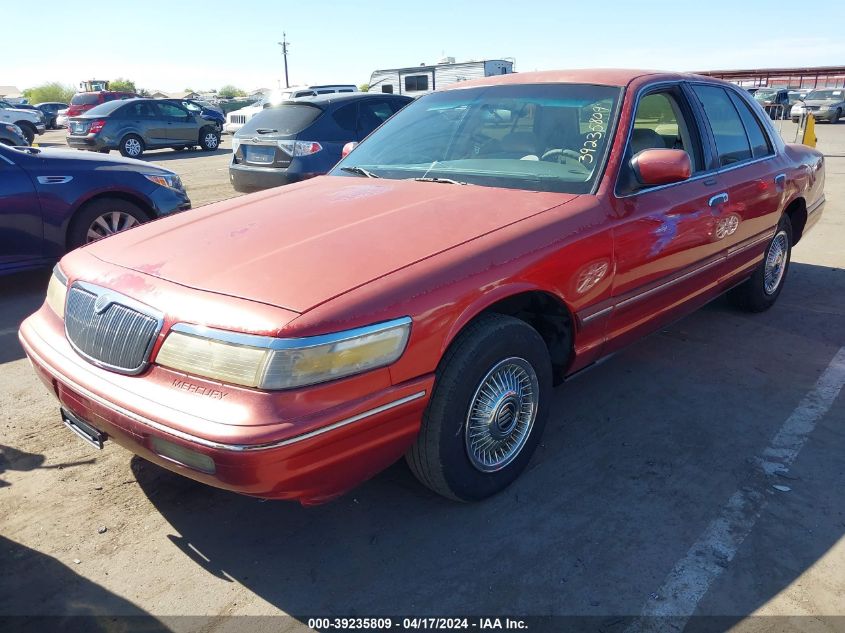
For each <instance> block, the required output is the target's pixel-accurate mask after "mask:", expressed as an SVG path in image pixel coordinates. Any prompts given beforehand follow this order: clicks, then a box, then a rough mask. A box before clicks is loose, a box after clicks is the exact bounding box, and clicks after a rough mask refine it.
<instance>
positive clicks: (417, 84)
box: [370, 57, 513, 97]
mask: <svg viewBox="0 0 845 633" xmlns="http://www.w3.org/2000/svg"><path fill="white" fill-rule="evenodd" d="M512 72H513V60H507V59H486V60H481V61H471V62H458V63H455V58H454V57H447V58H446V59H445V60H443V61H442V62H441V63H439V64H434V65H431V66H427V65H425V64H422V65H420V66H410V67H408V68H390V69H387V70H376V71H374V72H373V74H372V75H371V76H370V92H386V93H388V94H399V95H408V96H409V97H418V96H420V95H424V94H428V93H429V92H432V91H434V90H437V89H438V88H443V87H444V86H448V85H449V84H453V83H456V82H458V81H467V80H469V79H478V78H479V77H491V76H493V75H507V74H508V73H512Z"/></svg>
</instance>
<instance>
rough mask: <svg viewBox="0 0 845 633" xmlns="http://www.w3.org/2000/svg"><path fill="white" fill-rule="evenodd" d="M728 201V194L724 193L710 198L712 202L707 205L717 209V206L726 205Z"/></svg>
mask: <svg viewBox="0 0 845 633" xmlns="http://www.w3.org/2000/svg"><path fill="white" fill-rule="evenodd" d="M727 201H728V194H727V193H725V192H724V191H723V192H722V193H717V194H716V195H715V196H713V197H712V198H710V201H709V202H708V203H707V204H709V205H710V206H711V207H715V206H716V205H717V204H725V203H726V202H727Z"/></svg>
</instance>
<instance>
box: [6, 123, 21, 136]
mask: <svg viewBox="0 0 845 633" xmlns="http://www.w3.org/2000/svg"><path fill="white" fill-rule="evenodd" d="M3 127H4V128H6V131H7V132H11V133H12V134H17V135H18V136H23V130H21V129H20V128H19V127H18V126H17V125H15V124H14V123H4V124H3Z"/></svg>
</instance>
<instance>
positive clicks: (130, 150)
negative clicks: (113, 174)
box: [118, 134, 144, 158]
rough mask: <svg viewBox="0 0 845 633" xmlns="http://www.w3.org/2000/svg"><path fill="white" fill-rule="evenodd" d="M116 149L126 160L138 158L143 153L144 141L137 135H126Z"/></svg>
mask: <svg viewBox="0 0 845 633" xmlns="http://www.w3.org/2000/svg"><path fill="white" fill-rule="evenodd" d="M118 149H119V150H120V153H121V154H122V155H123V156H126V158H139V157H140V156H141V154H143V153H144V140H143V139H142V138H141V137H140V136H138V135H137V134H127V135H126V136H124V137H123V139H122V140H121V141H120V147H119V148H118Z"/></svg>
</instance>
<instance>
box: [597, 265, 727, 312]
mask: <svg viewBox="0 0 845 633" xmlns="http://www.w3.org/2000/svg"><path fill="white" fill-rule="evenodd" d="M724 262H725V258H724V257H720V258H718V259H714V260H711V261H709V262H707V263H706V264H703V265H701V266H699V267H698V268H696V269H694V270H690V271H688V272H686V273H684V274H683V275H680V276H679V277H674V278H672V279H670V280H669V281H666V282H663V283H662V284H660V285H659V286H655V287H654V288H649V289H648V290H645V291H643V292H641V293H639V294H637V295H634V296H633V297H628V298H627V299H625V300H624V301H620V302H619V303H617V304H616V305H615V306H614V307H616V308H621V307H622V306H625V305H628V304H629V303H635V302H637V301H640V300H641V299H645V298H646V297H650V296H651V295H653V294H654V293H656V292H660V291H661V290H665V289H666V288H669V287H671V286H674V285H675V284H677V283H680V282H682V281H683V280H685V279H689V278H690V277H693V276H695V275H697V274H699V273H703V272H704V271H705V270H708V269H710V268H713V266H715V265H716V264H722V263H724Z"/></svg>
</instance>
